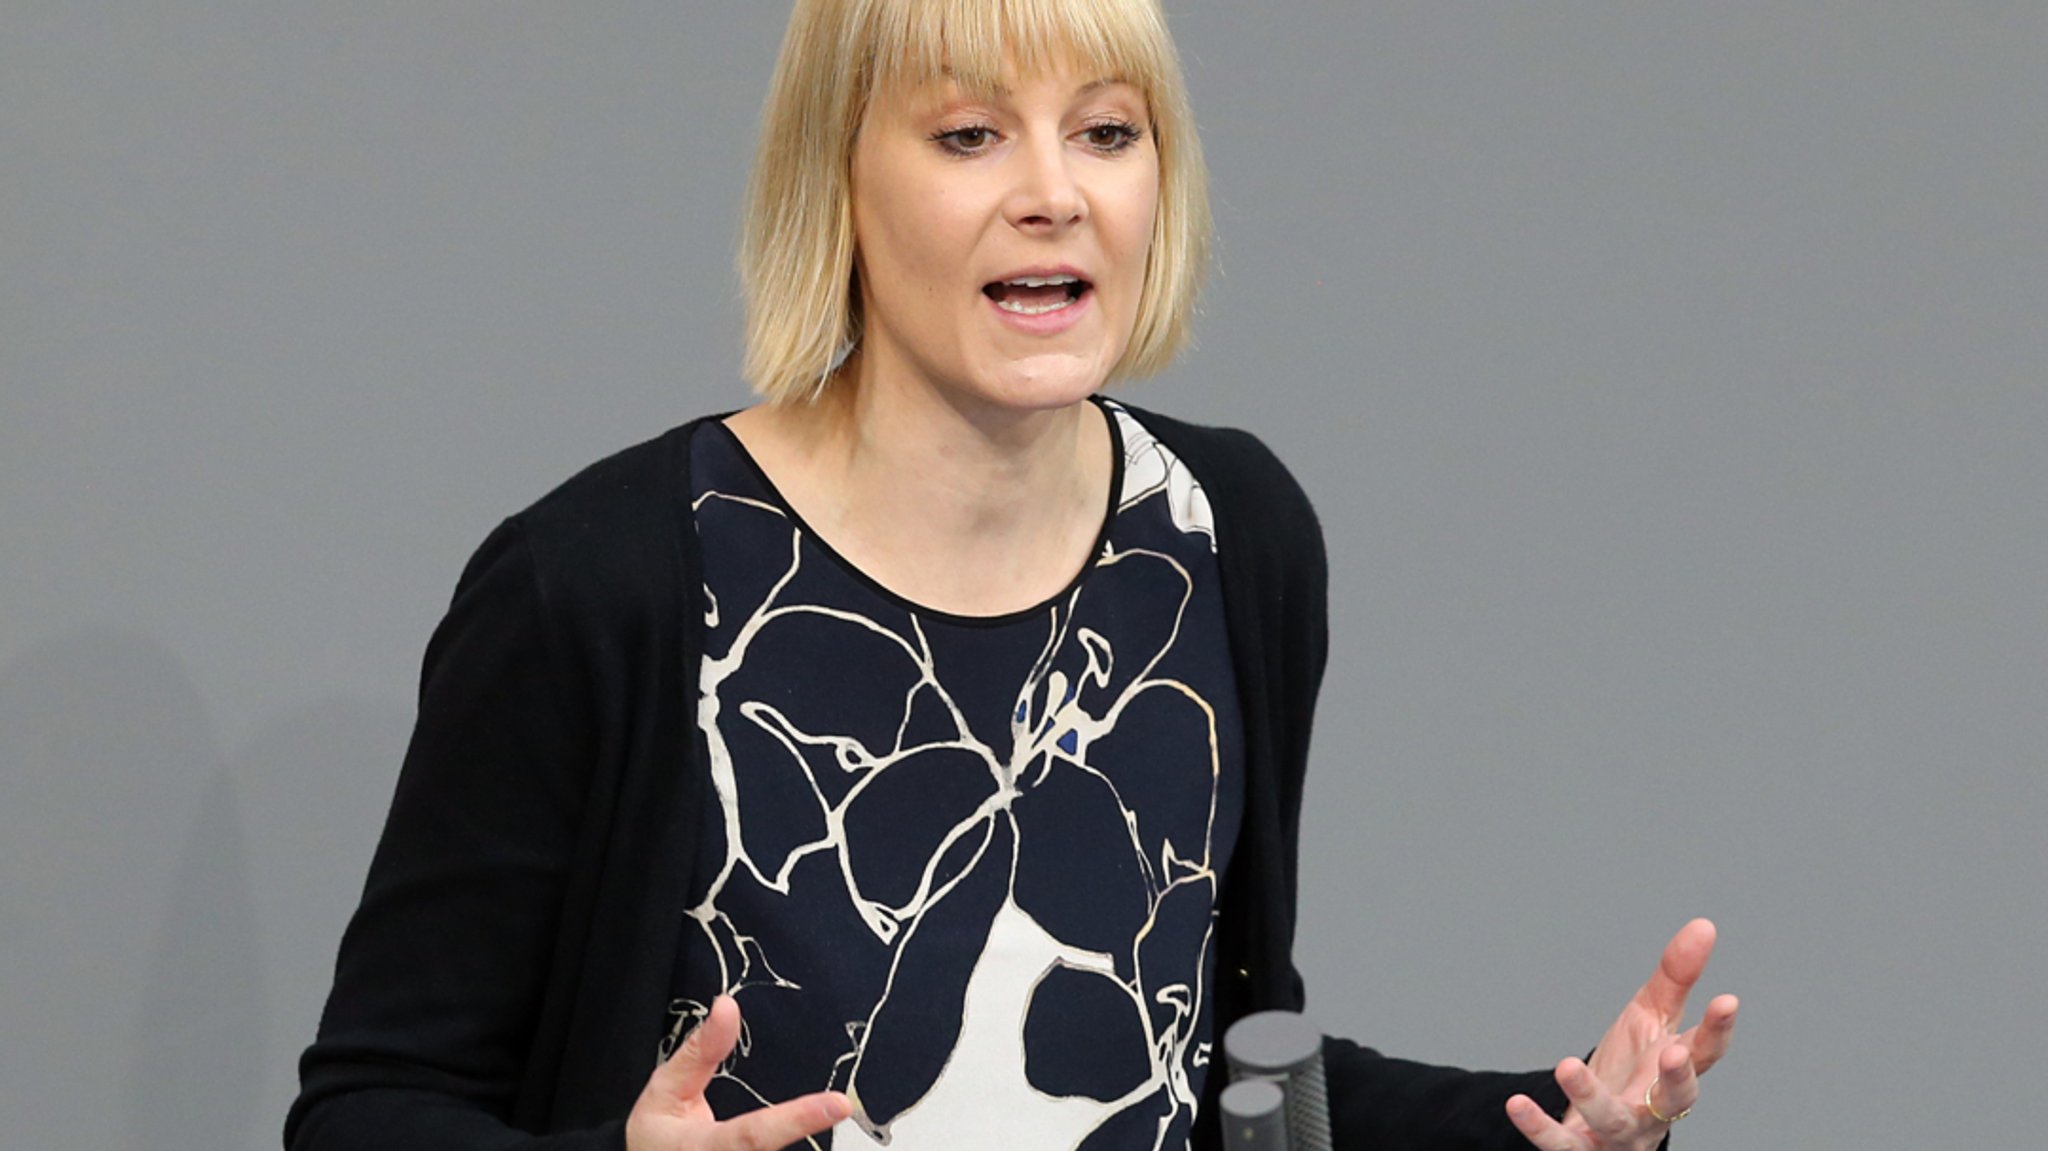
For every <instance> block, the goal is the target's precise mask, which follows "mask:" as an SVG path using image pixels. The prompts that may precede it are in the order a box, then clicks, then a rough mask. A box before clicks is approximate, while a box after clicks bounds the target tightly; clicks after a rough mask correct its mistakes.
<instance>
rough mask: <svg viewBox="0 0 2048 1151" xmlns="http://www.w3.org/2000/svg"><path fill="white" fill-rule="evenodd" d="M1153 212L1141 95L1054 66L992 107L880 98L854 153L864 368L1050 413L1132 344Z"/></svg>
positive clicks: (935, 94)
mask: <svg viewBox="0 0 2048 1151" xmlns="http://www.w3.org/2000/svg"><path fill="white" fill-rule="evenodd" d="M1158 201H1159V156H1158V152H1157V151H1156V150H1155V148H1154V145H1153V140H1152V133H1151V118H1150V116H1149V114H1148V109H1147V108H1146V104H1145V99H1144V97H1143V95H1142V94H1141V93H1140V92H1139V91H1138V89H1136V88H1134V87H1132V86H1131V85H1129V84H1124V83H1119V82H1116V81H1114V80H1112V79H1110V78H1107V77H1100V76H1095V75H1090V74H1086V73H1083V72H1080V71H1077V70H1075V69H1073V68H1061V69H1058V70H1052V71H1045V72H1041V73H1038V74H1033V75H1023V76H1019V75H1016V74H1014V72H1013V73H1011V74H1010V75H1008V76H1006V77H1005V88H1004V90H1003V91H1002V92H1001V93H999V94H998V95H996V96H994V97H991V98H986V99H983V98H978V97H973V96H970V95H968V94H967V93H965V92H963V91H961V90H960V89H959V88H958V87H957V86H955V85H953V84H951V83H950V82H946V81H943V80H942V81H935V82H933V83H930V84H927V85H925V86H924V87H923V88H921V89H918V90H915V91H912V92H908V93H902V94H893V93H891V94H884V93H880V92H878V93H877V94H876V97H875V99H874V101H873V102H872V103H871V104H870V106H869V109H868V113H867V118H866V120H865V121H864V122H863V123H862V125H861V130H860V135H859V137H858V139H857V140H856V141H855V144H854V152H853V223H854V236H855V240H856V244H857V255H856V260H857V265H858V268H859V272H860V290H861V299H862V308H863V312H864V321H863V331H862V337H861V339H862V346H861V356H862V359H863V361H864V364H863V373H864V374H868V375H871V376H874V375H879V376H881V377H882V378H884V379H891V380H900V381H902V382H905V383H909V384H911V385H913V386H927V387H932V388H937V389H941V390H943V391H944V392H946V393H948V394H949V398H950V399H951V401H952V402H955V403H958V402H961V401H970V402H974V403H977V404H994V405H1000V406H1004V407H1010V408H1024V409H1042V408H1052V407H1059V406H1063V405H1066V404H1071V403H1073V402H1075V401H1077V400H1080V399H1082V398H1083V397H1085V396H1087V395H1088V394H1089V393H1091V392H1093V391H1095V390H1096V389H1097V388H1099V387H1101V385H1102V383H1103V381H1104V379H1105V378H1106V377H1107V376H1108V374H1109V370H1110V368H1111V366H1112V365H1114V364H1115V363H1116V361H1117V358H1118V357H1119V356H1121V355H1122V354H1123V350H1124V347H1125V345H1126V344H1128V343H1129V342H1130V337H1131V329H1132V327H1133V325H1134V324H1135V322H1136V319H1137V314H1138V296H1139V292H1140V290H1141V288H1142V287H1143V284H1144V279H1145V261H1146V256H1147V253H1148V251H1149V249H1150V246H1151V239H1152V219H1153V215H1154V213H1155V212H1156V210H1157V207H1158Z"/></svg>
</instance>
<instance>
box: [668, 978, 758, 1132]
mask: <svg viewBox="0 0 2048 1151" xmlns="http://www.w3.org/2000/svg"><path fill="white" fill-rule="evenodd" d="M739 1038H740V1005H739V1003H738V1002H736V1001H735V1000H734V999H733V997H732V996H730V995H721V996H719V997H718V998H716V999H714V1000H712V1001H711V1011H710V1012H709V1013H708V1014H706V1015H705V1016H704V1021H703V1022H701V1023H699V1024H697V1026H695V1027H693V1028H691V1029H690V1033H689V1034H688V1035H686V1036H684V1037H683V1042H682V1044H681V1045H680V1046H678V1047H677V1048H676V1052H675V1054H674V1055H671V1056H669V1057H668V1061H667V1062H665V1063H663V1064H662V1065H661V1066H659V1067H656V1068H655V1069H654V1074H653V1076H652V1077H650V1078H649V1079H648V1080H647V1094H649V1095H650V1096H653V1097H654V1101H655V1102H656V1103H657V1104H659V1105H660V1106H661V1107H662V1109H663V1110H672V1109H674V1108H676V1107H678V1106H680V1105H682V1104H685V1103H693V1102H696V1101H697V1100H699V1099H701V1098H703V1096H704V1087H705V1085H706V1084H708V1083H710V1082H711V1077H712V1076H713V1075H716V1074H717V1073H718V1065H719V1064H721V1063H724V1062H725V1057H726V1056H728V1055H731V1054H732V1049H733V1045H734V1044H736V1043H738V1042H739Z"/></svg>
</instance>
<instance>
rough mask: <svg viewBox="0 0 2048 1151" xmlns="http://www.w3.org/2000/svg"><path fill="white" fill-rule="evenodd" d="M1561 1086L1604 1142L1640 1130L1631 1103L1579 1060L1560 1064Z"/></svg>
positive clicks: (1558, 1082) (1558, 1073)
mask: <svg viewBox="0 0 2048 1151" xmlns="http://www.w3.org/2000/svg"><path fill="white" fill-rule="evenodd" d="M1557 1085H1558V1086H1559V1087H1562V1088H1564V1095H1565V1098H1567V1099H1569V1100H1571V1101H1572V1106H1573V1107H1575V1108H1577V1109H1578V1112H1579V1118H1580V1119H1582V1120H1584V1121H1585V1124H1586V1126H1588V1127H1590V1128H1592V1129H1593V1131H1594V1133H1595V1134H1597V1135H1599V1136H1600V1137H1601V1139H1602V1140H1604V1141H1606V1142H1609V1143H1612V1142H1615V1141H1617V1140H1620V1139H1622V1138H1624V1137H1626V1136H1627V1135H1628V1134H1629V1133H1631V1132H1633V1131H1634V1130H1635V1129H1636V1126H1637V1121H1636V1115H1635V1113H1634V1112H1633V1111H1632V1110H1630V1108H1629V1105H1628V1102H1627V1101H1626V1100H1624V1099H1622V1098H1621V1097H1620V1096H1618V1095H1616V1094H1615V1093H1614V1092H1612V1091H1609V1090H1608V1089H1607V1085H1606V1084H1605V1083H1602V1082H1600V1077H1599V1076H1597V1075H1595V1074H1593V1069H1592V1068H1590V1067H1588V1066H1586V1065H1585V1063H1583V1062H1581V1061H1580V1060H1577V1059H1566V1060H1564V1061H1563V1062H1561V1063H1559V1064H1558V1065H1557Z"/></svg>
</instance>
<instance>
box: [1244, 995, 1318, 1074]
mask: <svg viewBox="0 0 2048 1151" xmlns="http://www.w3.org/2000/svg"><path fill="white" fill-rule="evenodd" d="M1223 1054H1224V1056H1225V1058H1227V1059H1229V1060H1230V1070H1231V1072H1232V1074H1233V1076H1236V1077H1254V1076H1255V1077H1258V1078H1261V1079H1274V1078H1280V1079H1284V1078H1286V1077H1287V1076H1288V1075H1290V1074H1292V1073H1294V1072H1295V1071H1299V1070H1302V1069H1304V1068H1306V1067H1307V1066H1309V1064H1311V1063H1313V1062H1314V1061H1316V1060H1318V1059H1320V1058H1322V1054H1323V1035H1322V1032H1320V1031H1318V1030H1316V1028H1315V1025H1314V1024H1311V1023H1310V1022H1309V1021H1308V1018H1307V1017H1306V1016H1303V1015H1298V1014H1296V1013H1294V1012H1292V1011H1260V1012H1258V1013H1256V1014H1253V1015H1247V1016H1245V1017H1244V1018H1243V1019H1240V1020H1238V1021H1237V1022H1235V1023H1233V1024H1231V1025H1230V1030H1228V1031H1226V1032H1224V1033H1223Z"/></svg>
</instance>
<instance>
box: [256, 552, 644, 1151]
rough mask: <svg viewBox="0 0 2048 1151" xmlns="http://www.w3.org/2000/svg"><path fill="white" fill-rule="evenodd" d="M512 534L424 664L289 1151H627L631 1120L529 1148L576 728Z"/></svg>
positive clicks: (578, 739) (578, 765)
mask: <svg viewBox="0 0 2048 1151" xmlns="http://www.w3.org/2000/svg"><path fill="white" fill-rule="evenodd" d="M542 599H543V596H542V593H541V590H540V584H539V581H538V580H537V579H536V575H535V570H534V562H533V558H532V555H531V551H530V548H529V545H528V542H527V540H526V539H525V537H524V535H523V533H522V531H521V528H520V525H519V523H518V521H517V520H516V519H514V520H508V521H506V522H505V523H504V524H503V525H501V526H500V527H499V528H498V529H497V530H496V531H495V532H493V533H492V534H491V536H490V537H489V538H488V539H487V540H486V541H485V542H484V543H483V545H482V546H481V547H480V548H479V549H478V551H477V552H476V554H475V556H474V558H473V559H472V560H471V561H470V563H469V565H468V567H467V568H466V570H465V571H464V573H463V576H462V579H461V581H460V583H459V584H458V586H457V589H456V592H455V596H454V600H453V602H452V604H451V606H450V608H449V610H448V613H447V615H446V617H445V618H444V620H443V621H442V623H441V624H440V626H439V627H438V628H437V629H436V631H435V633H434V636H433V639H432V641H431V642H430V643H429V645H428V648H427V654H426V659H425V664H424V668H423V671H422V677H421V685H420V696H419V716H418V720H417V723H416V726H415V728H414V731H413V735H412V741H411V744H410V746H409V748H408V750H407V752H406V756H405V762H404V767H403V769H402V771H401V773H400V776H399V781H398V786H397V790H396V793H395V795H394V797H393V800H392V804H391V809H390V813H389V816H388V818H387V820H386V822H385V826H384V832H383V837H382V839H381V841H380V842H379V844H378V846H377V851H376V855H375V858H374V860H373V862H372V864H371V867H370V872H369V877H368V880H367V882H366V884H365V887H364V891H363V897H362V902H361V905H360V906H359V907H358V909H357V911H356V913H355V916H354V918H353V919H352V920H351V922H350V923H349V926H348V929H347V931H346V933H345V934H344V936H343V938H342V942H341V948H340V952H339V955H338V957H337V959H336V963H335V973H334V984H333V989H332V991H331V993H330V995H329V997H328V1001H327V1006H326V1010H325V1012H324V1014H323V1016H322V1018H321V1023H320V1030H319V1035H318V1038H317V1039H316V1040H315V1042H314V1043H313V1045H312V1046H311V1047H310V1048H308V1049H307V1051H306V1052H305V1054H304V1056H303V1057H302V1059H301V1060H300V1065H299V1066H300V1082H301V1092H300V1095H299V1097H298V1099H297V1101H296V1102H294V1103H293V1105H292V1108H291V1111H290V1114H289V1116H288V1117H287V1119H286V1123H285V1132H284V1136H285V1144H286V1146H287V1147H289V1148H292V1149H293V1151H370V1149H372V1148H374V1149H377V1151H429V1149H432V1151H486V1149H488V1151H620V1149H622V1148H623V1147H624V1145H625V1138H624V1117H623V1116H621V1117H620V1118H619V1120H618V1121H616V1122H613V1123H610V1124H607V1125H604V1126H602V1127H599V1128H596V1129H592V1130H587V1131H578V1132H570V1133H566V1134H555V1135H548V1136H535V1135H530V1134H527V1133H524V1132H521V1131H519V1130H517V1129H516V1128H515V1125H514V1121H513V1109H514V1105H513V1101H514V1100H515V1099H516V1098H518V1097H519V1096H520V1094H521V1091H522V1089H523V1087H525V1086H526V1084H524V1082H523V1081H524V1079H525V1077H527V1076H530V1075H531V1074H533V1071H532V1068H531V1065H530V1060H529V1058H528V1056H529V1049H530V1048H531V1047H532V1045H533V1044H534V1042H535V1036H536V1032H537V1030H538V1027H539V1023H540V1019H541V1014H542V1001H543V999H544V998H545V995H546V986H547V980H548V971H549V966H550V963H551V962H552V961H553V957H554V955H555V952H556V951H557V949H558V947H559V946H560V940H559V936H560V933H561V925H560V920H561V916H562V906H563V901H564V894H565V891H566V890H567V885H568V875H569V871H570V867H571V861H572V860H573V859H574V857H575V851H576V845H577V840H578V837H579V834H580V830H579V825H580V822H581V821H580V819H579V812H580V809H581V807H582V806H583V803H584V797H585V795H586V793H587V790H588V785H589V775H590V771H591V768H590V763H591V759H592V757H591V756H590V754H589V753H588V750H587V748H588V746H589V736H588V731H587V728H588V717H587V716H586V715H585V714H582V713H583V711H584V710H585V709H584V708H583V707H582V706H580V704H579V697H578V696H577V694H576V693H574V692H573V691H570V690H565V683H564V676H563V675H562V672H561V662H560V660H559V659H558V658H557V653H556V651H555V647H554V644H553V643H552V642H551V637H550V634H549V624H548V616H547V612H546V609H545V605H544V603H543V602H542Z"/></svg>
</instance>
